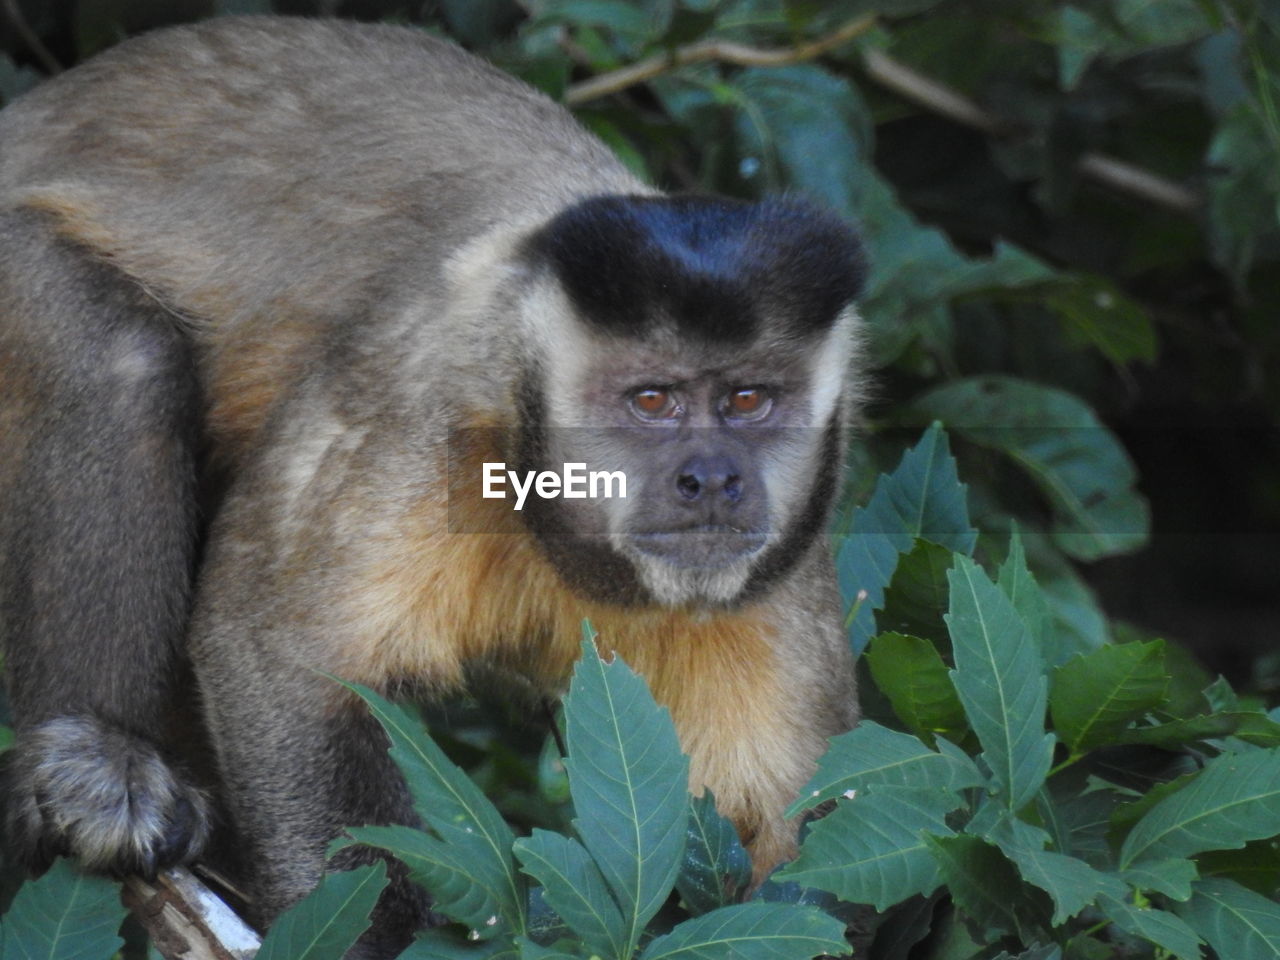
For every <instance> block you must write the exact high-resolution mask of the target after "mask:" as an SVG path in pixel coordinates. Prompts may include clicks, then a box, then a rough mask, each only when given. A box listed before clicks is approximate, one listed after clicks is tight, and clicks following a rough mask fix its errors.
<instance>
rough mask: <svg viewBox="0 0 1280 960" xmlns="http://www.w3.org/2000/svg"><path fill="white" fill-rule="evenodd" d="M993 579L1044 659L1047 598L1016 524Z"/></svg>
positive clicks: (1047, 618) (1047, 614)
mask: <svg viewBox="0 0 1280 960" xmlns="http://www.w3.org/2000/svg"><path fill="white" fill-rule="evenodd" d="M996 583H998V584H999V585H1000V589H1001V590H1003V591H1004V592H1005V596H1007V597H1008V598H1009V600H1010V601H1011V602H1012V603H1013V608H1014V609H1015V610H1017V611H1018V616H1020V617H1021V618H1022V624H1023V626H1025V627H1026V628H1027V635H1028V636H1029V637H1030V638H1031V642H1032V643H1034V644H1035V646H1036V649H1037V650H1038V651H1040V654H1041V658H1042V659H1043V657H1044V652H1045V650H1044V647H1045V643H1044V639H1045V631H1046V630H1047V629H1048V628H1049V601H1048V600H1047V599H1046V598H1045V595H1044V591H1042V590H1041V589H1040V585H1039V584H1038V583H1036V578H1035V577H1034V576H1033V575H1032V573H1031V570H1030V568H1029V567H1028V566H1027V554H1026V551H1025V550H1024V549H1023V547H1022V535H1021V534H1020V533H1019V532H1018V527H1017V524H1014V528H1013V530H1012V532H1011V533H1010V535H1009V555H1008V556H1007V557H1005V561H1004V563H1002V564H1001V565H1000V572H999V574H998V575H997V576H996Z"/></svg>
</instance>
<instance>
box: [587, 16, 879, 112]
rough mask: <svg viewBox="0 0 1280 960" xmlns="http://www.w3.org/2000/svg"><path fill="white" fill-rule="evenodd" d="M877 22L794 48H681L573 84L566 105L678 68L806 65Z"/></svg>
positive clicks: (858, 23)
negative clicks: (714, 62) (712, 62)
mask: <svg viewBox="0 0 1280 960" xmlns="http://www.w3.org/2000/svg"><path fill="white" fill-rule="evenodd" d="M875 22H876V18H875V16H874V15H872V14H869V15H867V16H864V17H858V18H857V19H855V20H850V21H849V22H848V23H846V24H844V25H843V26H841V27H839V28H838V29H836V30H834V31H833V32H831V33H829V34H827V35H826V36H822V37H819V38H818V39H816V40H813V41H811V42H809V43H802V44H800V45H798V46H794V47H749V46H746V45H745V44H741V43H730V42H729V41H727V40H706V41H703V42H701V43H693V44H690V45H689V46H686V47H677V48H676V49H675V50H672V51H671V52H670V53H666V54H662V55H659V56H656V57H649V58H648V59H647V60H640V61H638V62H637V63H633V64H631V65H630V66H627V67H622V68H620V69H618V70H611V71H609V72H608V73H602V74H600V76H598V77H592V78H591V79H590V80H583V81H582V82H581V83H575V84H572V85H571V86H570V87H569V88H568V89H567V90H565V94H564V101H565V103H567V104H568V105H569V106H571V107H576V106H580V105H582V104H584V103H587V102H588V101H590V100H598V99H599V98H600V97H606V96H608V95H609V94H611V93H617V92H618V91H620V90H625V89H627V88H628V87H634V86H635V85H636V84H638V83H644V82H645V81H646V80H652V79H653V78H654V77H657V76H660V75H661V74H664V73H668V72H670V71H672V70H675V69H676V68H677V67H683V66H687V65H688V64H691V63H704V62H706V61H708V60H717V61H719V62H721V63H732V64H734V65H735V66H739V67H782V66H786V65H788V64H792V63H803V62H804V61H806V60H812V59H814V58H815V57H820V56H822V54H824V53H826V52H828V51H829V50H833V49H835V48H836V47H838V46H840V44H842V43H845V42H847V41H849V40H852V39H853V38H854V37H857V36H861V35H862V34H864V33H866V32H867V31H868V30H870V29H871V28H872V27H873V26H874V25H875Z"/></svg>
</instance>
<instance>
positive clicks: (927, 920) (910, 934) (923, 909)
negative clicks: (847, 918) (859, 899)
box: [868, 892, 943, 960]
mask: <svg viewBox="0 0 1280 960" xmlns="http://www.w3.org/2000/svg"><path fill="white" fill-rule="evenodd" d="M942 896H943V894H942V893H941V892H937V893H934V894H933V895H932V896H929V897H922V896H916V897H909V898H908V899H907V900H905V901H903V902H902V903H900V904H899V905H898V906H896V907H894V908H893V909H892V910H890V911H888V912H887V913H886V914H885V915H884V916H883V918H882V920H881V922H880V925H879V926H878V927H876V935H875V941H874V943H873V945H872V948H871V951H870V952H869V954H868V956H873V957H876V958H877V960H908V957H909V956H910V954H911V950H912V948H913V947H915V945H916V944H917V943H919V942H920V941H921V940H923V939H924V938H925V937H927V936H929V934H930V933H931V932H932V929H931V928H932V925H933V912H934V909H935V908H936V907H937V905H938V901H939V900H940V899H941V898H942Z"/></svg>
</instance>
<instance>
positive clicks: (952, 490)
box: [836, 424, 977, 653]
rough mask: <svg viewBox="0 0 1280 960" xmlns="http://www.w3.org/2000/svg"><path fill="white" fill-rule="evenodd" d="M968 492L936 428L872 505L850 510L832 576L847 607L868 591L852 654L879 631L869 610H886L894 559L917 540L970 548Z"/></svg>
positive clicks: (881, 485)
mask: <svg viewBox="0 0 1280 960" xmlns="http://www.w3.org/2000/svg"><path fill="white" fill-rule="evenodd" d="M966 490H967V488H966V487H965V485H964V484H962V483H960V480H959V477H958V475H957V473H956V462H955V459H954V458H953V457H952V456H951V449H950V447H949V445H948V443H947V435H946V433H945V432H943V430H942V429H941V427H939V426H938V425H937V424H934V425H933V426H931V427H930V428H929V429H928V430H926V431H925V433H924V436H922V437H921V438H920V441H919V443H917V444H916V445H915V446H914V447H912V448H911V449H910V450H908V451H907V452H906V453H905V454H903V456H902V462H901V463H899V464H898V468H897V469H896V470H894V471H893V473H892V474H890V475H887V476H886V475H882V476H881V477H880V480H879V482H878V483H877V484H876V489H875V492H874V493H873V494H872V495H871V500H870V502H868V503H867V505H866V506H865V507H859V508H858V509H856V510H854V511H853V527H852V532H851V533H850V535H849V536H847V537H845V538H844V541H843V543H841V545H840V549H839V551H838V553H837V555H836V571H837V575H838V577H839V580H840V587H841V590H842V592H843V593H844V596H845V600H846V603H848V604H849V605H851V606H852V605H853V603H854V598H855V597H856V596H857V595H858V594H859V592H860V591H866V600H865V601H864V602H863V603H862V605H861V607H859V608H858V612H857V615H856V616H855V617H854V618H853V620H852V622H851V624H850V629H849V637H850V642H851V643H852V644H853V649H854V652H858V653H860V652H861V651H862V648H863V647H865V646H866V644H867V641H868V640H869V639H870V638H871V637H872V636H873V635H874V634H875V633H876V632H877V630H876V628H875V624H876V617H875V615H874V614H873V612H872V611H873V609H879V608H880V607H882V606H883V605H884V592H885V588H886V587H887V586H888V585H889V582H890V580H891V579H892V577H893V572H894V569H895V568H896V567H897V565H898V554H900V553H906V552H908V551H909V550H911V548H912V546H913V545H914V544H915V541H916V540H917V539H920V538H923V539H926V540H930V541H932V542H934V543H938V544H941V545H942V546H945V547H949V548H950V549H953V550H959V551H961V552H963V553H968V552H970V551H971V550H972V549H973V545H974V543H975V542H976V540H977V531H976V530H974V529H973V527H972V526H970V524H969V509H968V506H967V505H966V503H965V497H966Z"/></svg>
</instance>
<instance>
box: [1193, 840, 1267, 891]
mask: <svg viewBox="0 0 1280 960" xmlns="http://www.w3.org/2000/svg"><path fill="white" fill-rule="evenodd" d="M1196 866H1197V867H1198V868H1199V870H1200V876H1202V877H1225V878H1226V879H1228V880H1234V881H1235V882H1236V883H1238V884H1240V885H1241V886H1243V887H1248V888H1249V889H1250V890H1253V891H1254V892H1255V893H1260V894H1262V895H1263V896H1264V897H1271V898H1272V899H1280V839H1276V840H1258V841H1255V842H1253V843H1246V844H1245V845H1244V846H1243V847H1241V848H1240V849H1239V850H1213V851H1208V852H1205V853H1202V854H1199V855H1197V857H1196Z"/></svg>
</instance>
